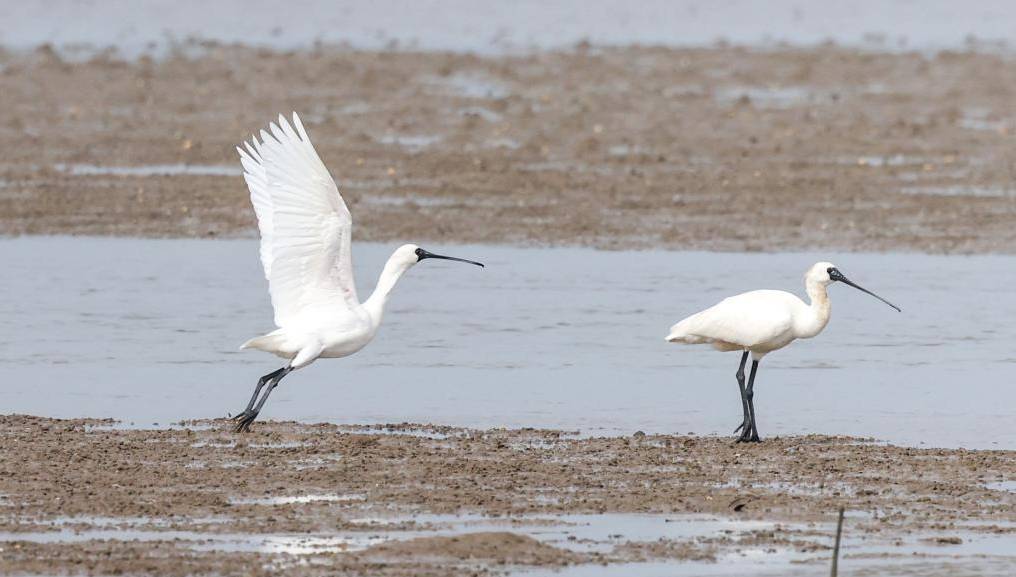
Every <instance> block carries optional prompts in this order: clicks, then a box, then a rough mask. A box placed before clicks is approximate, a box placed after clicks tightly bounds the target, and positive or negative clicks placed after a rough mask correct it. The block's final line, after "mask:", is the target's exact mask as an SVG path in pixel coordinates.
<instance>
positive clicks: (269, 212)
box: [237, 112, 359, 327]
mask: <svg viewBox="0 0 1016 577" xmlns="http://www.w3.org/2000/svg"><path fill="white" fill-rule="evenodd" d="M294 126H295V129H294ZM269 130H270V131H271V132H270V133H269V132H267V131H265V130H262V131H261V140H260V142H259V141H258V139H257V138H256V137H255V138H252V139H251V142H249V143H248V142H244V148H240V147H237V151H238V152H239V153H240V161H241V162H242V163H243V170H244V175H243V176H244V179H245V180H246V181H247V187H248V188H250V200H251V203H252V204H253V205H254V212H255V214H256V215H257V218H258V228H259V229H260V231H261V264H262V265H263V266H264V268H265V278H267V279H268V290H269V292H270V293H271V295H272V306H273V307H274V308H275V324H276V325H277V326H279V327H283V326H285V325H286V324H288V323H291V322H292V321H293V320H294V319H296V318H297V317H299V316H300V315H301V314H302V313H304V314H306V313H308V312H309V311H314V310H316V309H320V308H322V307H331V308H332V309H334V308H335V307H340V308H341V307H346V308H353V307H355V306H357V305H359V300H358V299H357V296H356V286H355V284H354V282H353V263H352V256H351V254H350V242H351V233H352V227H353V220H352V216H351V215H350V214H349V209H348V208H346V203H345V202H344V201H343V200H342V196H340V195H339V189H338V187H336V186H335V181H334V180H333V179H332V177H331V175H330V174H328V169H327V168H325V165H324V163H322V162H321V158H320V157H319V156H318V154H317V152H316V151H315V150H314V146H313V145H312V144H311V143H310V138H308V137H307V132H306V131H305V130H304V128H303V123H301V122H300V117H299V116H297V115H296V113H295V112H294V113H293V124H292V125H290V124H289V122H288V121H287V120H286V119H285V117H283V116H281V115H280V116H279V122H278V124H275V123H272V124H271V125H269Z"/></svg>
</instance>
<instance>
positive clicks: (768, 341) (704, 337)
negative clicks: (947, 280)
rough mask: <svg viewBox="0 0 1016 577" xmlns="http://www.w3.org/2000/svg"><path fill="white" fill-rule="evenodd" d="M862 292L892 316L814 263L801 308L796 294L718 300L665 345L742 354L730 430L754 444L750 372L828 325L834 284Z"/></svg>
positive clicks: (681, 326) (835, 272)
mask: <svg viewBox="0 0 1016 577" xmlns="http://www.w3.org/2000/svg"><path fill="white" fill-rule="evenodd" d="M836 281H839V282H842V283H843V284H847V285H850V286H852V287H854V288H856V289H857V290H860V291H863V292H866V293H868V294H870V295H871V296H873V297H875V298H877V299H878V300H880V301H882V302H884V303H885V304H887V305H889V306H891V307H892V308H894V309H896V310H897V311H899V310H900V308H899V307H898V306H896V305H894V304H892V303H891V302H889V301H887V300H885V299H884V298H882V297H880V296H878V295H877V294H875V293H873V292H871V291H870V290H868V289H866V288H863V287H861V286H859V285H857V284H855V283H853V282H851V281H850V280H849V279H847V277H845V276H843V273H841V272H840V271H839V269H837V268H836V267H835V266H833V264H832V263H828V262H820V263H816V264H815V265H814V266H812V267H811V268H810V269H808V272H807V273H805V275H804V287H805V291H806V292H807V293H808V298H810V299H811V304H808V303H805V302H804V301H802V300H801V299H800V298H798V297H797V295H794V294H791V293H788V292H784V291H776V290H760V291H751V292H746V293H742V294H739V295H737V296H732V297H730V298H726V299H723V300H722V301H721V302H720V303H719V304H716V305H714V306H712V307H709V308H707V309H706V310H704V311H702V312H699V313H695V314H693V315H691V316H690V317H688V318H686V319H684V320H683V321H681V322H679V323H677V324H676V325H674V326H673V327H671V328H670V334H669V335H667V340H668V341H669V342H672V343H686V344H692V345H697V344H704V343H708V344H711V345H713V348H715V349H717V350H720V351H744V354H742V355H741V365H740V366H739V367H738V368H737V385H738V386H739V387H740V389H741V409H742V411H743V412H744V418H743V420H742V421H741V425H740V426H738V427H737V429H734V432H735V433H737V431H738V430H740V431H741V436H740V437H738V439H737V440H738V442H758V441H759V436H758V428H757V427H756V426H755V403H754V386H755V372H756V370H758V363H759V361H761V360H762V357H764V356H765V355H767V354H768V353H771V352H773V351H775V350H777V349H782V348H783V347H785V346H787V345H789V344H790V343H792V342H793V341H795V340H796V339H810V338H811V337H813V336H815V335H817V334H819V333H820V332H822V329H824V328H825V326H826V324H828V323H829V313H830V311H831V305H830V304H829V293H828V292H827V287H828V286H829V285H830V284H832V283H834V282H836ZM749 352H750V353H751V375H750V376H749V377H748V385H747V386H745V384H744V365H745V363H746V362H747V361H748V353H749Z"/></svg>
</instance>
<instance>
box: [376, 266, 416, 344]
mask: <svg viewBox="0 0 1016 577" xmlns="http://www.w3.org/2000/svg"><path fill="white" fill-rule="evenodd" d="M413 264H414V263H413V262H410V261H407V260H406V259H404V258H399V257H398V255H397V254H393V255H392V256H391V257H389V258H388V262H386V263H385V267H384V269H382V270H381V276H380V277H378V279H377V286H375V287H374V292H372V293H371V294H370V298H368V299H367V300H366V301H364V303H363V308H365V309H367V312H368V314H370V318H371V320H372V321H373V322H374V326H375V327H377V326H378V325H380V324H381V317H382V316H383V315H384V312H385V304H387V303H388V295H389V294H391V292H392V289H393V288H395V284H396V283H397V282H399V279H400V278H402V275H403V274H405V272H406V271H407V270H409V269H410V268H411V267H412V266H413Z"/></svg>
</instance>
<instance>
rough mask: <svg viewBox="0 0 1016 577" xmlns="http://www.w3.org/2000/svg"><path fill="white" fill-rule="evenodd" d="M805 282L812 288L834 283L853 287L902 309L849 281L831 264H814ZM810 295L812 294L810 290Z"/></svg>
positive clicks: (805, 276) (897, 308)
mask: <svg viewBox="0 0 1016 577" xmlns="http://www.w3.org/2000/svg"><path fill="white" fill-rule="evenodd" d="M804 282H805V285H806V286H809V287H810V286H815V285H817V286H821V287H822V288H823V289H824V288H825V287H827V286H829V285H830V284H832V283H834V282H841V283H843V284H845V285H849V286H852V287H854V288H855V289H857V290H859V291H861V292H865V293H868V294H870V295H871V296H873V297H875V298H877V299H878V300H880V301H882V302H884V303H885V304H887V305H889V306H891V307H892V308H894V309H896V310H897V311H899V310H900V307H898V306H896V305H894V304H893V303H891V302H889V301H887V300H885V299H884V298H882V297H880V296H878V295H877V294H875V293H873V292H871V291H870V290H868V289H866V288H864V287H862V286H861V285H859V284H857V283H855V282H854V281H852V280H850V279H848V278H847V277H846V276H844V274H843V273H842V272H840V269H838V268H836V265H834V264H833V263H831V262H817V263H815V264H813V265H812V266H811V268H810V269H808V272H807V273H805V275H804ZM808 294H811V290H810V289H809V292H808Z"/></svg>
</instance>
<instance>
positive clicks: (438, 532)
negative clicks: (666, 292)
mask: <svg viewBox="0 0 1016 577" xmlns="http://www.w3.org/2000/svg"><path fill="white" fill-rule="evenodd" d="M120 521H121V522H118V520H116V519H107V518H89V517H70V518H64V519H61V520H60V521H59V522H57V523H55V524H53V526H52V530H48V531H37V532H19V533H2V532H0V542H14V541H22V542H24V541H27V542H35V543H81V542H87V541H92V540H113V541H174V542H176V543H178V544H182V545H183V546H185V547H188V548H191V549H193V550H196V551H225V552H246V551H251V552H254V551H260V552H264V553H286V554H288V555H294V556H314V555H320V554H326V553H338V552H349V551H361V550H364V549H367V548H369V547H371V546H374V545H378V544H381V543H385V542H390V541H405V540H408V539H414V538H419V537H432V536H451V535H462V534H468V533H476V532H488V531H510V532H513V533H518V534H524V535H528V536H531V537H533V538H535V539H538V540H539V541H542V542H544V543H546V544H549V545H551V546H554V547H558V548H561V549H566V550H571V551H576V552H600V553H603V554H605V555H608V556H611V555H613V554H614V553H617V551H618V549H617V547H623V546H624V545H626V544H628V543H649V542H655V541H665V542H672V543H684V544H689V545H699V546H701V545H703V544H706V543H709V542H711V541H712V542H714V543H715V540H719V541H720V542H725V543H726V544H727V546H726V547H719V548H717V549H715V558H714V559H712V560H702V561H697V560H681V561H674V560H671V561H668V562H649V563H615V564H612V565H606V566H601V565H595V564H594V565H588V564H587V565H579V566H576V567H572V568H566V569H563V570H561V569H554V570H548V569H520V570H518V571H517V574H518V575H519V576H520V577H521V576H524V575H529V576H540V575H563V576H569V575H582V576H586V575H602V576H615V575H617V576H620V575H632V574H637V575H647V576H654V575H660V576H676V575H743V574H744V571H745V570H746V569H750V572H751V574H752V575H760V574H761V575H819V574H824V571H826V570H827V569H826V567H827V566H828V559H829V556H830V552H829V550H828V549H825V548H817V549H816V548H807V547H804V548H802V547H801V544H802V543H805V542H807V543H814V544H818V545H821V546H823V547H829V546H830V545H831V544H832V540H833V538H832V535H833V532H834V530H835V529H834V525H833V524H832V523H811V524H801V523H798V524H793V523H773V522H768V521H753V520H738V519H725V518H721V517H715V516H711V515H653V514H626V513H612V514H602V515H583V514H578V515H536V516H518V517H485V516H482V515H429V514H423V515H409V516H393V517H370V518H363V519H355V520H351V521H352V522H353V523H355V524H357V525H362V528H360V529H355V530H345V531H336V532H331V533H307V534H293V533H269V534H240V533H228V532H227V533H222V532H212V531H207V530H206V531H195V530H181V529H169V528H166V525H165V524H164V523H161V522H159V521H158V520H152V519H149V520H146V519H124V520H120ZM145 521H149V522H151V523H150V524H148V525H146V524H145V523H144V522H145ZM212 521H213V522H214V521H216V520H212ZM139 522H140V523H139ZM82 523H84V524H88V525H91V527H89V528H72V527H78V526H79V525H80V524H82ZM407 523H409V524H411V526H412V528H411V529H406V528H404V527H405V525H406V524H407ZM757 532H775V533H778V534H783V535H786V537H787V538H788V539H789V541H788V543H787V544H786V545H782V546H775V547H774V546H771V545H765V546H761V545H752V544H751V536H752V534H754V533H757ZM946 536H947V537H950V538H953V539H955V538H956V537H957V536H960V541H961V542H960V543H959V544H954V545H946V546H944V545H939V544H936V537H946ZM1011 538H1012V537H1011V535H1009V534H991V533H983V532H979V531H978V530H977V527H973V526H971V527H967V526H960V527H954V528H952V529H951V530H950V531H949V532H948V533H934V532H927V533H923V532H922V533H916V534H908V535H906V536H903V537H899V536H896V537H889V536H883V535H878V534H867V533H858V532H857V531H854V530H853V528H852V526H851V522H850V521H848V523H847V524H846V530H845V536H844V540H843V545H842V552H841V553H842V557H841V567H842V568H843V569H844V570H845V571H849V572H852V573H851V574H853V572H862V573H863V572H867V573H868V574H878V575H886V574H897V573H895V572H899V574H920V568H921V567H924V566H927V567H929V568H933V569H935V570H936V571H939V572H941V571H942V570H943V568H944V567H948V566H951V565H956V566H957V567H962V568H964V569H965V570H966V571H967V572H968V573H970V574H975V573H976V574H978V575H1011V571H1012V570H1013V568H1014V567H1016V552H1014V551H1013V550H1012V547H1011ZM742 542H743V543H745V545H743V546H741V545H739V543H742ZM915 570H916V571H917V573H914V571H915ZM894 571H895V572H894ZM513 574H515V573H513ZM936 574H938V573H936Z"/></svg>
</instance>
